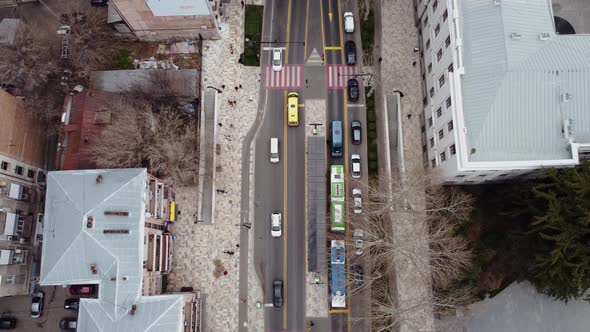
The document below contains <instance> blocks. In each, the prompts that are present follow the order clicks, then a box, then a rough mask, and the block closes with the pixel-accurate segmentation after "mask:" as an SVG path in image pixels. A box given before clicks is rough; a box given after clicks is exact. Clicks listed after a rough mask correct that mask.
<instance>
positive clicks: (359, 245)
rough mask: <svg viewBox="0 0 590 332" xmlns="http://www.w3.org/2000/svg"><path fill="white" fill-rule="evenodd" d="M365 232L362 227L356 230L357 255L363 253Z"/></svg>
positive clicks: (355, 244)
mask: <svg viewBox="0 0 590 332" xmlns="http://www.w3.org/2000/svg"><path fill="white" fill-rule="evenodd" d="M364 236H365V234H364V233H363V230H362V229H355V230H354V253H355V254H357V255H362V254H363V238H364Z"/></svg>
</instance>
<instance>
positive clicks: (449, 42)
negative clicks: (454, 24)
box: [445, 36, 451, 48]
mask: <svg viewBox="0 0 590 332" xmlns="http://www.w3.org/2000/svg"><path fill="white" fill-rule="evenodd" d="M450 45H451V36H447V39H445V47H447V48H448V47H449V46H450Z"/></svg>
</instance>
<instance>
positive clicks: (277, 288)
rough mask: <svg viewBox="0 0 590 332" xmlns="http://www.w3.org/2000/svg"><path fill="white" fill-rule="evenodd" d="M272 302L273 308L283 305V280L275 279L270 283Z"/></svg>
mask: <svg viewBox="0 0 590 332" xmlns="http://www.w3.org/2000/svg"><path fill="white" fill-rule="evenodd" d="M272 304H273V306H274V307H275V308H282V307H283V281H282V280H275V281H274V282H273V283H272Z"/></svg>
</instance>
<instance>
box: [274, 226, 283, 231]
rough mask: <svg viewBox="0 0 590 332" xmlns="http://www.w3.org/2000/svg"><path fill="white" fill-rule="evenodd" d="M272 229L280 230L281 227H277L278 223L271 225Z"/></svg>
mask: <svg viewBox="0 0 590 332" xmlns="http://www.w3.org/2000/svg"><path fill="white" fill-rule="evenodd" d="M272 230H273V231H280V230H281V227H279V225H273V226H272Z"/></svg>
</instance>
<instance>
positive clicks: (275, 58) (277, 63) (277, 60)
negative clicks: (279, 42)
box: [272, 48, 283, 71]
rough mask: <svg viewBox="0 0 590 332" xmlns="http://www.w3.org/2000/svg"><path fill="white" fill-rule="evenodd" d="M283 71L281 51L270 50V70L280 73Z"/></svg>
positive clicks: (277, 49) (276, 49)
mask: <svg viewBox="0 0 590 332" xmlns="http://www.w3.org/2000/svg"><path fill="white" fill-rule="evenodd" d="M282 69H283V51H282V50H281V49H280V48H273V49H272V70H274V71H281V70H282Z"/></svg>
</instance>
